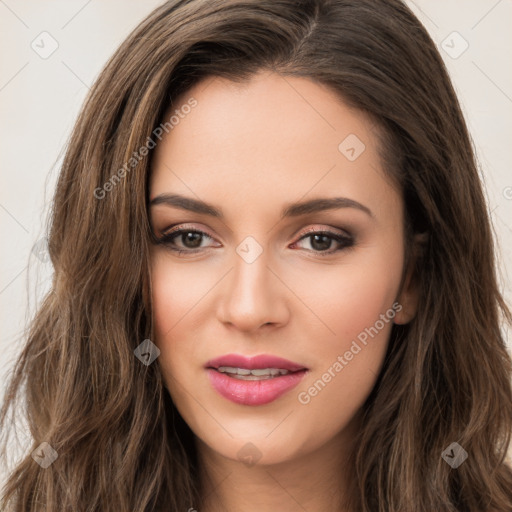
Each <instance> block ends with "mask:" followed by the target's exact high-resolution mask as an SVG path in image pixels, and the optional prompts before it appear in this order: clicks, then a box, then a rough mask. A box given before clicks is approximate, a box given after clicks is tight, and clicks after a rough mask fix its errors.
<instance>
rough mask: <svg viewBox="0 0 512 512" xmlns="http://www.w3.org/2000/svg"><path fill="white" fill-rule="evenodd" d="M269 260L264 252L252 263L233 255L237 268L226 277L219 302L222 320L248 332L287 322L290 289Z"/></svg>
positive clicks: (218, 312)
mask: <svg viewBox="0 0 512 512" xmlns="http://www.w3.org/2000/svg"><path fill="white" fill-rule="evenodd" d="M268 263H269V262H268V259H267V256H266V252H265V251H264V252H263V253H262V254H261V255H260V256H259V257H258V258H257V259H256V260H255V261H253V262H252V263H248V262H247V261H245V260H244V259H243V258H241V257H240V256H239V255H238V254H235V255H234V268H233V269H232V270H231V272H229V274H228V275H227V276H226V279H225V282H224V287H223V288H222V292H221V296H220V298H219V302H218V310H217V315H218V318H219V320H220V321H221V322H223V323H224V324H229V325H232V326H234V327H236V328H237V329H239V330H240V331H244V332H248V333H249V332H256V331H258V329H260V328H261V327H262V326H264V325H267V324H271V325H273V326H281V325H284V324H285V323H286V322H287V321H288V318H289V309H288V306H287V301H286V292H287V288H286V286H285V285H284V284H283V282H282V281H281V280H280V279H279V278H278V277H277V276H276V275H275V274H276V271H275V270H274V269H271V268H270V267H269V265H268Z"/></svg>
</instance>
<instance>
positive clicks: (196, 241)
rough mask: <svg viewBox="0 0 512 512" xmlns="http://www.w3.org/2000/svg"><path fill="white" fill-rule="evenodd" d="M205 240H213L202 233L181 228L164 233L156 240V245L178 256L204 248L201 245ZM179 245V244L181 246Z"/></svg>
mask: <svg viewBox="0 0 512 512" xmlns="http://www.w3.org/2000/svg"><path fill="white" fill-rule="evenodd" d="M205 238H208V239H210V240H213V238H212V237H211V236H210V235H208V234H207V233H205V232H204V231H201V230H199V229H190V228H183V227H182V228H180V229H174V230H172V231H170V232H168V233H165V234H164V235H163V236H161V237H160V238H158V240H157V241H156V243H157V244H158V245H160V244H161V245H165V246H166V247H168V248H169V249H170V250H172V251H175V252H176V253H178V254H183V253H195V252H198V251H199V250H201V249H204V248H205V247H204V246H202V245H201V244H202V242H203V240H204V239H205ZM177 242H178V245H177ZM179 244H181V246H180V245H179Z"/></svg>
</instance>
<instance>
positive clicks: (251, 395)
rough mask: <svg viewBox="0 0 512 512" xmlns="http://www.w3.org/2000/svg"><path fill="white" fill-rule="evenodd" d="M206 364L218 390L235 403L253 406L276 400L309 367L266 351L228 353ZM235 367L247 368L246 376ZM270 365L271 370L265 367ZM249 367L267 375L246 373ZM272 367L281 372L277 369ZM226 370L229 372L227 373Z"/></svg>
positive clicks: (211, 380)
mask: <svg viewBox="0 0 512 512" xmlns="http://www.w3.org/2000/svg"><path fill="white" fill-rule="evenodd" d="M205 368H206V371H207V374H208V379H209V381H210V384H211V385H212V387H213V389H215V391H217V393H219V394H220V395H221V396H223V397H224V398H226V399H227V400H229V401H231V402H234V403H236V404H241V405H252V406H254V405H264V404H267V403H269V402H272V401H274V400H276V399H277V398H279V397H280V396H282V395H284V394H285V393H287V392H288V391H290V390H291V389H292V388H294V387H295V386H297V384H299V382H300V381H301V380H302V379H303V378H304V376H305V375H306V373H307V372H308V371H309V370H308V368H306V367H305V366H303V365H301V364H299V363H295V362H293V361H288V360H287V359H283V358H281V357H277V356H271V355H266V354H263V355H259V356H255V357H245V356H242V355H239V354H227V355H224V356H220V357H218V358H215V359H212V360H210V361H208V362H207V363H206V365H205ZM235 369H239V370H238V371H242V370H245V371H243V377H240V375H235V374H233V373H232V372H233V370H235ZM268 369H270V370H272V372H269V371H267V372H265V371H264V370H268ZM249 370H253V371H254V372H251V373H256V374H260V373H266V374H267V375H265V376H263V375H261V376H260V377H258V376H256V377H252V376H247V375H245V374H246V373H247V372H248V371H249ZM273 370H281V372H277V373H276V372H274V371H273ZM226 371H228V372H230V373H225V372H226ZM237 377H238V378H237ZM240 379H243V380H240ZM247 379H249V380H247Z"/></svg>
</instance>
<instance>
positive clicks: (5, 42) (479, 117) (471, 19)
mask: <svg viewBox="0 0 512 512" xmlns="http://www.w3.org/2000/svg"><path fill="white" fill-rule="evenodd" d="M160 3H161V2H160V1H156V0H146V1H145V2H142V1H138V2H137V1H135V0H129V1H127V0H61V1H53V0H52V1H50V0H48V1H41V0H5V1H4V0H0V48H2V59H1V62H0V114H1V120H2V122H1V125H0V155H1V164H2V167H1V185H2V186H1V188H0V230H1V239H2V243H1V245H0V255H1V262H2V266H1V274H0V321H1V323H0V325H1V327H2V328H1V330H0V392H3V386H4V384H3V383H4V380H5V376H6V375H7V373H8V372H9V371H10V370H11V368H12V364H13V361H14V357H15V356H16V354H17V353H18V352H19V350H20V348H21V343H22V335H23V328H24V325H25V322H26V320H27V318H28V317H30V316H31V315H32V314H33V312H34V310H35V307H36V306H37V300H38V298H40V297H41V296H42V293H43V292H44V291H45V290H46V289H47V287H48V283H49V281H48V279H49V277H50V275H51V266H50V265H49V264H48V263H47V262H45V261H41V260H40V259H39V258H38V257H37V256H36V255H34V253H33V252H32V248H33V246H34V244H35V243H36V242H37V241H38V240H40V239H41V238H42V237H43V235H44V232H43V228H44V225H43V223H42V221H43V220H44V219H45V218H46V209H47V207H48V205H49V202H50V200H51V197H52V192H53V187H54V185H55V181H56V177H57V173H58V168H59V162H60V153H61V150H62V148H63V146H64V144H65V142H66V140H67V137H68V136H69V134H70V131H71V128H72V126H73V123H74V121H75V118H76V115H77V113H78V110H79V108H80V105H81V103H82V101H83V99H84V97H85V95H86V93H87V90H88V88H89V87H90V85H91V84H92V83H93V81H94V80H95V78H96V77H97V75H98V73H99V71H100V69H101V68H102V67H103V65H104V63H105V62H106V60H107V58H108V57H109V56H110V55H111V54H112V53H113V52H114V50H115V49H116V48H117V47H118V45H119V44H120V43H121V42H122V41H123V39H124V38H125V37H126V36H127V35H128V33H129V32H130V31H131V30H132V29H133V28H134V27H135V26H136V25H137V24H138V23H139V22H140V21H141V20H142V18H143V17H144V16H145V15H146V14H147V13H149V12H150V11H151V10H152V9H153V8H154V7H156V6H157V5H159V4H160ZM407 3H408V4H409V5H410V6H411V8H412V9H413V11H414V12H415V13H416V14H417V15H418V17H419V18H420V19H421V21H422V22H423V24H424V25H425V26H426V28H427V29H428V31H429V32H430V34H431V36H432V38H433V39H434V41H435V42H436V43H437V44H438V46H439V48H440V51H441V54H442V55H443V58H444V60H445V62H446V64H447V66H448V69H449V71H450V73H451V76H452V78H453V81H454V84H455V88H456V90H457V92H458V94H459V97H460V100H461V103H462V107H463V110H464V113H465V116H466V119H467V122H468V125H469V128H470V131H471V133H472V136H473V139H474V143H475V149H476V151H477V155H478V158H479V161H480V163H481V167H482V171H483V174H484V177H485V185H486V193H487V196H488V206H489V211H490V212H491V214H492V219H493V222H494V226H495V231H496V236H497V239H498V243H499V247H498V256H499V259H500V261H499V268H500V273H501V287H502V290H503V293H504V295H505V298H506V300H507V301H508V303H509V305H511V303H512V300H511V299H512V290H511V272H512V257H511V255H512V236H511V235H512V171H511V169H512V151H511V145H512V115H511V114H512V67H511V66H510V61H511V54H512V44H511V43H512V29H511V28H512V27H511V24H512V2H511V1H510V0H492V1H491V0H429V1H427V0H415V1H412V0H408V2H407ZM44 31H46V32H48V33H49V34H50V35H51V38H53V39H54V40H55V41H56V44H58V48H57V49H56V51H55V52H54V53H53V54H52V55H50V56H49V57H48V58H46V59H43V58H41V57H40V55H38V53H36V51H34V49H33V48H32V47H31V45H32V44H33V45H34V46H35V47H36V48H37V45H38V44H39V45H40V46H42V43H41V42H40V41H41V37H46V38H47V39H46V40H45V41H46V44H45V48H49V47H50V44H51V43H52V41H51V39H49V37H50V36H41V35H40V34H41V33H42V32H44ZM453 32H457V33H458V34H453ZM466 45H468V48H467V49H466V50H465V51H464V52H462V50H464V48H465V46H466ZM459 54H460V55H459ZM507 335H508V340H509V341H508V342H509V347H511V349H512V340H511V339H510V335H509V333H507ZM13 453H14V451H13ZM511 453H512V449H511Z"/></svg>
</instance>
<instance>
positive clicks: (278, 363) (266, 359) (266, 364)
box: [205, 354, 307, 372]
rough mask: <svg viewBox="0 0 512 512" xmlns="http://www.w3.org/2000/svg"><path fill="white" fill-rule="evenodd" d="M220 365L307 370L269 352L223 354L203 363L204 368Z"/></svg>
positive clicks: (293, 370)
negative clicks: (252, 355) (244, 354)
mask: <svg viewBox="0 0 512 512" xmlns="http://www.w3.org/2000/svg"><path fill="white" fill-rule="evenodd" d="M220 366H229V367H231V368H246V369H247V370H256V369H264V368H280V369H283V370H288V371H290V372H296V371H299V370H307V368H306V367H305V366H304V365H302V364H299V363H294V362H293V361H288V360H287V359H283V358H282V357H277V356H273V355H271V354H261V355H258V356H254V357H247V356H243V355H241V354H225V355H223V356H220V357H216V358H215V359H210V361H208V362H207V363H206V364H205V367H206V368H215V369H217V368H219V367H220Z"/></svg>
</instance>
